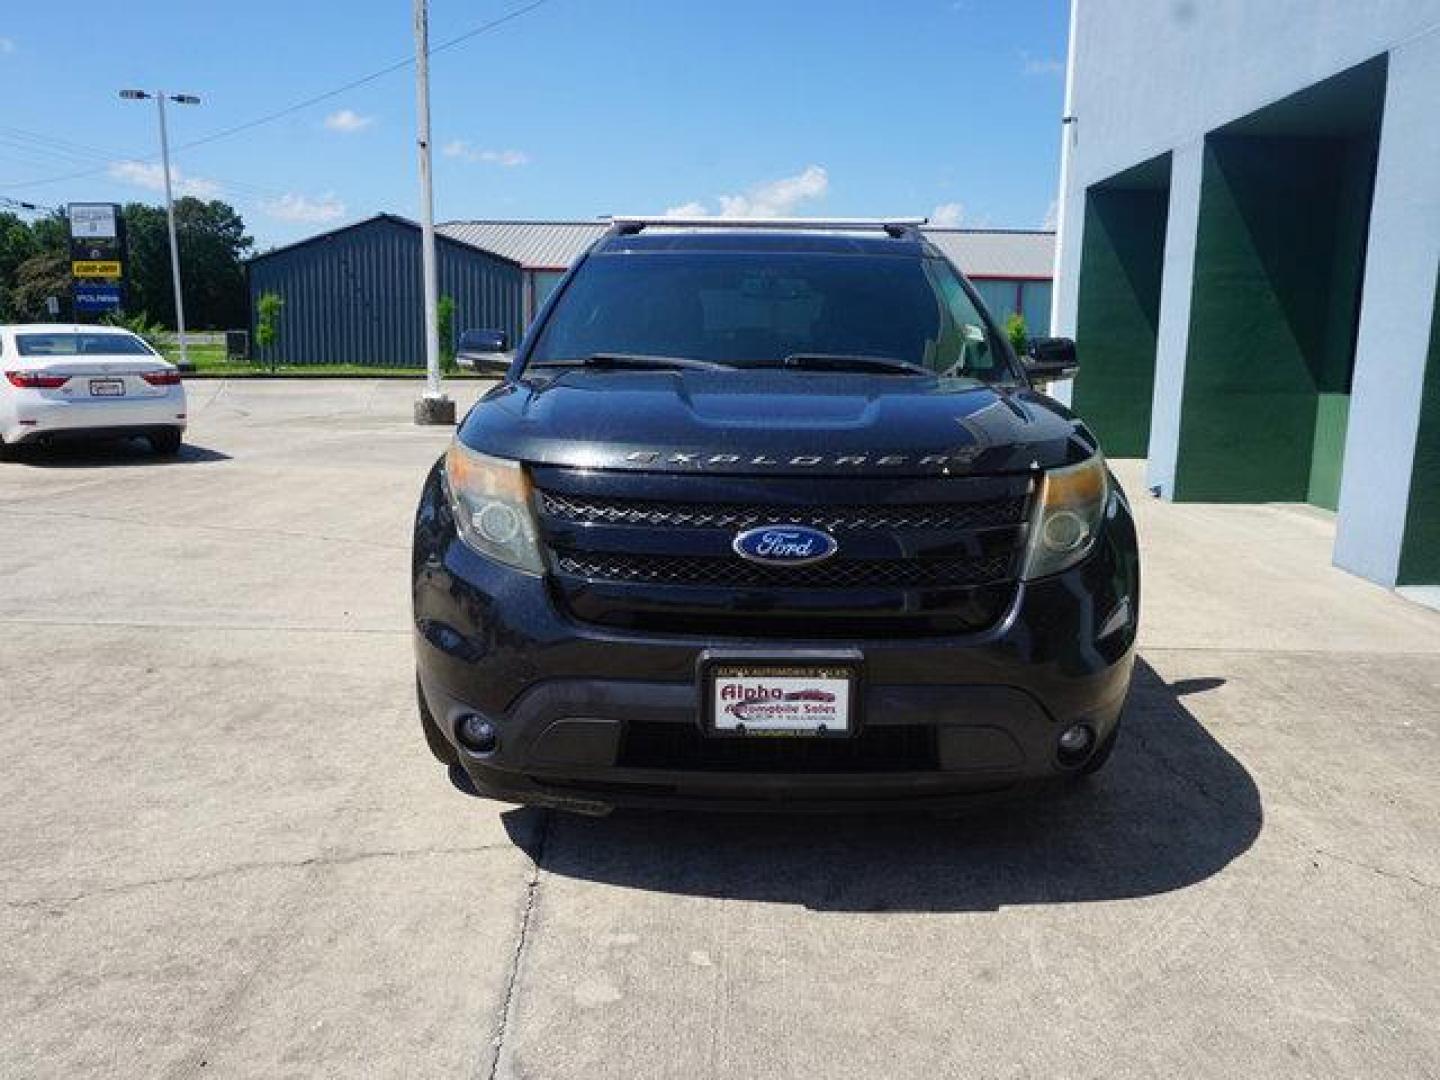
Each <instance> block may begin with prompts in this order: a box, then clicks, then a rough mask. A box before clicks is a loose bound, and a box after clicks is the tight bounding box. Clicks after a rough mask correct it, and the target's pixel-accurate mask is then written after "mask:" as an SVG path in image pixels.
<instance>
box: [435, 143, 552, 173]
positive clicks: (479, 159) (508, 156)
mask: <svg viewBox="0 0 1440 1080" xmlns="http://www.w3.org/2000/svg"><path fill="white" fill-rule="evenodd" d="M440 153H442V154H444V155H445V156H446V157H448V158H459V159H460V160H461V161H468V162H471V163H472V164H480V165H499V166H500V167H501V168H505V169H513V168H515V166H517V165H529V164H530V155H529V154H527V153H526V152H525V151H524V150H484V149H481V148H480V147H478V146H472V145H471V144H470V143H468V142H466V141H465V140H464V139H451V140H450V141H449V142H447V143H446V144H445V145H444V146H442V147H441V148H440Z"/></svg>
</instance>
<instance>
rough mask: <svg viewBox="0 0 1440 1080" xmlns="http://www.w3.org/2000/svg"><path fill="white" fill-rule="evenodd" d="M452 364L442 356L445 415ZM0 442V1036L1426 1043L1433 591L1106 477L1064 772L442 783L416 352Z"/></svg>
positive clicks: (44, 1041)
mask: <svg viewBox="0 0 1440 1080" xmlns="http://www.w3.org/2000/svg"><path fill="white" fill-rule="evenodd" d="M480 385H481V384H477V383H473V382H468V383H461V384H458V385H457V386H456V387H455V388H454V392H455V393H456V395H457V397H458V398H459V400H460V404H461V407H462V409H463V408H464V407H465V406H467V405H468V404H469V402H470V401H471V400H473V398H474V396H475V394H476V393H477V390H478V388H479V386H480ZM188 389H189V393H190V403H191V414H192V426H191V429H190V433H189V445H188V446H187V448H186V449H185V450H184V452H183V453H182V454H181V456H180V458H179V459H178V460H175V461H164V460H160V459H156V458H152V457H151V456H150V455H149V454H148V451H147V450H146V449H144V448H143V447H142V446H141V445H140V444H135V445H134V446H133V447H125V446H121V447H106V448H97V449H83V450H62V451H56V452H53V453H38V454H29V455H26V456H24V457H22V458H21V459H20V460H19V461H16V462H13V463H4V464H0V583H3V585H0V598H3V602H0V636H3V641H4V647H3V649H0V700H3V702H4V708H3V710H0V731H3V745H4V748H5V756H6V760H5V764H4V769H3V774H0V775H3V798H0V820H3V830H0V888H3V899H4V906H3V916H0V957H3V958H4V959H3V963H0V1075H4V1076H66V1077H74V1076H147V1077H149V1076H171V1075H173V1076H180V1075H187V1076H188V1075H199V1074H203V1075H207V1076H208V1075H220V1076H236V1075H241V1076H265V1077H279V1076H301V1075H305V1076H311V1075H333V1076H397V1077H417V1076H427V1077H428V1076H465V1077H474V1076H479V1077H489V1076H499V1077H531V1078H540V1077H545V1078H549V1077H575V1078H582V1077H583V1078H586V1080H596V1078H605V1077H614V1078H633V1077H645V1078H650V1077H672V1076H673V1077H686V1078H687V1080H696V1078H702V1077H704V1078H709V1077H715V1078H720V1077H768V1076H797V1077H801V1076H803V1077H867V1078H873V1077H917V1076H968V1077H1012V1076H1013V1077H1030V1076H1035V1077H1040V1076H1106V1077H1132V1076H1133V1077H1153V1076H1166V1075H1171V1076H1174V1075H1184V1076H1213V1077H1234V1076H1242V1075H1243V1076H1272V1075H1273V1076H1287V1077H1290V1076H1360V1075H1375V1076H1407V1077H1409V1076H1433V1075H1440V784H1437V780H1440V766H1437V760H1440V705H1437V701H1440V615H1437V614H1436V613H1434V612H1431V611H1429V610H1426V609H1424V608H1421V607H1418V606H1415V605H1412V604H1410V603H1408V602H1406V601H1404V600H1402V599H1399V598H1397V597H1396V596H1394V595H1392V594H1390V593H1388V592H1386V591H1385V590H1383V589H1380V588H1378V587H1375V586H1373V585H1370V584H1368V583H1366V582H1364V581H1361V580H1359V579H1357V578H1354V577H1351V576H1348V575H1346V574H1344V573H1342V572H1340V571H1338V570H1335V569H1333V568H1332V567H1331V566H1330V565H1329V552H1330V546H1331V538H1332V536H1333V524H1332V522H1331V520H1330V519H1329V518H1328V517H1327V516H1326V515H1324V514H1321V513H1320V512H1318V511H1312V510H1309V509H1307V508H1303V507H1291V506H1258V507H1257V506H1198V505H1184V506H1182V505H1170V504H1163V503H1159V502H1157V501H1155V500H1153V499H1150V498H1148V497H1146V496H1145V495H1144V491H1143V484H1142V482H1141V480H1140V476H1141V472H1140V469H1139V467H1138V465H1137V464H1136V463H1128V462H1127V463H1121V465H1120V466H1119V470H1120V473H1121V476H1122V479H1124V480H1126V481H1127V485H1128V487H1129V490H1130V492H1131V494H1132V496H1133V498H1134V501H1135V503H1136V504H1137V509H1138V511H1139V516H1140V526H1141V530H1142V539H1143V544H1144V552H1145V559H1146V566H1145V569H1146V574H1147V577H1146V585H1145V588H1146V592H1145V600H1144V614H1143V624H1144V628H1143V633H1142V650H1141V654H1142V658H1141V663H1140V665H1139V673H1138V676H1137V682H1136V686H1135V690H1134V696H1133V699H1132V707H1131V711H1130V714H1129V718H1128V720H1127V727H1126V730H1125V732H1124V735H1123V737H1122V740H1121V743H1120V745H1119V748H1118V750H1117V752H1116V757H1115V760H1114V761H1113V762H1112V764H1111V766H1110V768H1109V769H1108V770H1107V771H1106V772H1105V773H1103V774H1102V775H1101V776H1100V777H1098V778H1097V779H1096V781H1095V782H1094V783H1092V784H1089V785H1087V786H1083V787H1080V788H1077V789H1075V790H1073V791H1068V792H1064V793H1057V794H1056V795H1054V796H1053V797H1051V798H1047V799H1045V800H1042V801H1039V802H1029V803H1024V804H1019V805H1012V806H1007V807H1001V808H998V809H994V810H988V811H984V812H978V813H976V814H974V815H971V816H967V817H964V818H962V819H960V820H956V821H930V820H926V819H918V820H917V819H913V818H898V819H895V818H871V819H855V818H842V819H818V820H815V819H787V818H781V817H769V816H735V817H706V816H695V815H681V814H665V815H654V814H651V815H647V814H620V815H616V816H614V817H611V818H608V819H598V820H592V819H584V818H575V817H570V816H565V815H557V814H552V813H547V812H540V811H535V810H524V809H515V808H509V807H505V806H501V805H498V804H494V803H489V802H485V801H480V800H476V799H473V798H469V797H467V796H465V795H462V794H461V793H459V792H458V791H457V790H455V789H454V788H453V787H452V786H451V785H450V784H449V782H448V781H447V779H446V777H445V774H444V772H443V771H442V770H441V769H440V768H439V767H438V766H437V765H436V764H435V763H434V761H433V760H432V759H431V757H430V756H429V754H428V752H427V751H426V749H425V745H424V742H423V740H422V738H421V735H420V729H419V725H418V722H417V719H416V715H415V706H414V688H413V675H412V663H411V656H410V639H409V635H408V630H407V611H408V585H409V579H408V559H409V531H410V516H411V513H412V510H413V506H414V500H415V497H416V495H417V492H418V489H419V485H420V481H421V478H422V476H423V474H424V471H425V469H426V468H427V467H428V465H429V464H430V462H432V461H433V460H434V458H435V457H436V456H437V455H438V454H439V453H440V451H441V449H442V448H443V446H444V444H445V440H446V438H447V437H448V432H446V431H444V430H436V429H422V428H416V427H414V426H413V425H412V424H411V423H410V406H411V399H412V398H413V396H414V394H415V392H416V387H415V386H414V385H413V384H405V383H398V382H383V381H374V380H343V381H338V380H337V381H324V382H319V381H317V382H305V381H254V382H239V381H234V382H229V383H226V382H220V381H214V382H192V383H190V384H189V388H188Z"/></svg>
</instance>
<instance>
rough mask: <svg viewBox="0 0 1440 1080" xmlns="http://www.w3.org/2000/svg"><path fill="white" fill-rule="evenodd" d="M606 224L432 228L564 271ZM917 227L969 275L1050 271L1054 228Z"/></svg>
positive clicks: (532, 265) (535, 266)
mask: <svg viewBox="0 0 1440 1080" xmlns="http://www.w3.org/2000/svg"><path fill="white" fill-rule="evenodd" d="M717 223H718V222H717ZM608 228H609V223H608V222H605V221H447V222H444V223H443V224H441V225H438V226H436V230H437V231H438V232H439V233H440V234H441V235H443V236H448V237H450V238H451V239H452V240H458V241H460V242H461V243H465V244H470V245H472V246H473V247H478V248H482V249H484V250H485V251H489V252H492V253H494V254H496V255H500V256H502V257H504V258H507V259H512V260H514V261H515V262H518V263H519V264H520V265H521V266H523V267H525V268H526V269H527V270H563V269H565V268H566V267H568V266H569V265H570V264H571V263H572V262H574V261H575V260H576V259H578V258H579V257H580V256H581V255H582V254H584V252H585V250H586V249H587V248H589V246H590V245H591V244H593V243H594V242H595V241H596V240H598V239H600V237H601V236H603V235H604V234H605V231H606V229H608ZM921 231H922V232H923V233H924V234H925V236H926V237H927V238H928V239H929V240H930V241H931V242H932V243H934V245H935V246H936V247H938V248H939V249H940V250H941V251H943V252H944V253H945V255H946V256H947V257H948V258H949V259H950V260H951V261H952V262H954V263H955V265H956V266H958V267H959V268H960V269H961V270H962V271H963V272H964V273H965V274H967V275H968V276H970V277H977V278H1043V279H1046V280H1048V279H1049V278H1050V277H1051V275H1052V274H1053V273H1054V261H1055V234H1054V233H1053V232H1043V231H1026V230H1018V229H943V228H934V227H928V228H923V229H922V230H921Z"/></svg>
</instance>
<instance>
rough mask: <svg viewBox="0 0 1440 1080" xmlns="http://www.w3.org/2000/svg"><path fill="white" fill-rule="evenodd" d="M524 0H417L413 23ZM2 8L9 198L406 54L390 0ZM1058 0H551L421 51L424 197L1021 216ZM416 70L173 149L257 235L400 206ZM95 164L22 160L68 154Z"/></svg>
mask: <svg viewBox="0 0 1440 1080" xmlns="http://www.w3.org/2000/svg"><path fill="white" fill-rule="evenodd" d="M527 2H529V0H432V2H431V44H432V45H435V44H438V43H440V42H442V41H444V40H446V39H447V38H450V37H453V36H455V35H458V34H461V33H463V32H465V31H467V30H470V29H472V28H473V27H476V26H478V25H480V24H482V23H485V22H487V21H489V20H491V19H494V18H496V17H497V16H500V15H504V14H505V13H506V12H509V11H513V10H515V9H517V8H521V7H524V6H525V5H526V3H527ZM5 9H6V10H5V11H4V12H3V13H0V95H3V100H4V101H5V107H4V109H3V112H0V196H4V197H8V198H12V199H23V200H27V201H31V202H36V203H41V204H45V205H58V204H62V203H64V202H67V201H72V200H82V201H83V200H96V201H112V200H113V201H117V202H124V201H130V200H132V199H142V200H143V199H150V200H154V201H158V198H159V195H158V192H157V190H156V187H157V185H158V182H159V171H158V166H156V165H155V164H154V158H155V157H156V154H157V148H156V124H155V116H154V108H153V106H152V105H150V103H148V102H124V101H121V100H120V99H119V98H118V97H117V96H116V91H117V90H118V89H120V88H121V87H124V86H142V87H154V86H156V85H161V86H164V87H165V88H166V89H167V90H171V91H181V92H188V93H195V94H199V95H201V96H202V97H203V98H204V102H203V104H202V105H200V106H198V107H191V108H185V107H180V106H175V107H172V109H171V114H170V115H171V141H172V145H181V144H184V143H185V142H188V141H190V140H193V139H197V138H200V137H203V136H206V135H209V134H211V133H214V132H217V131H220V130H223V129H226V128H229V127H231V126H234V125H237V124H242V123H244V122H246V121H249V120H252V119H254V118H256V117H258V116H262V115H265V114H268V113H271V112H274V111H277V110H280V109H283V108H285V107H287V106H289V105H292V104H294V103H296V102H298V101H301V100H303V99H306V98H309V97H312V96H314V95H317V94H320V93H322V92H325V91H327V90H330V89H332V88H334V87H337V86H340V85H342V84H344V83H347V82H350V81H352V80H354V79H357V78H359V77H361V76H363V75H366V74H369V73H371V72H374V71H376V70H378V69H380V68H383V67H385V66H386V65H388V64H390V63H393V62H395V61H397V60H401V59H403V58H405V57H406V56H407V55H409V54H410V53H411V52H412V45H411V37H410V3H409V0H383V2H381V0H346V2H344V3H340V2H338V0H332V2H329V3H310V2H305V0H288V2H283V3H282V2H275V0H249V2H247V3H246V4H244V5H235V4H222V3H218V2H210V0H188V2H184V3H170V2H168V0H166V2H160V0H140V2H139V3H132V4H129V5H122V6H121V7H119V8H107V9H105V12H104V13H103V14H102V13H101V12H100V9H98V8H97V9H95V13H94V14H93V15H91V16H87V17H85V18H64V19H57V18H56V17H55V9H54V8H53V6H51V5H46V4H40V3H23V4H21V3H11V4H6V5H5ZM1067 9H1068V4H1067V3H1066V2H1065V0H768V2H762V0H729V2H708V3H701V2H693V0H668V2H667V0H548V2H546V3H545V4H544V5H543V6H541V7H539V8H538V9H536V10H535V11H532V12H530V13H528V14H525V15H523V16H521V17H519V18H516V19H514V20H513V21H511V22H509V23H507V24H505V25H504V26H502V27H500V28H498V29H496V30H494V31H492V32H490V33H486V34H483V35H480V36H478V37H475V38H472V39H471V40H469V41H466V42H464V43H463V44H460V45H457V46H456V47H454V48H452V49H449V50H447V51H445V52H443V53H441V54H440V55H437V56H436V57H435V58H434V59H433V61H432V111H433V124H434V145H435V148H436V151H437V153H436V158H435V163H436V189H435V190H436V216H437V218H438V219H439V220H442V221H443V220H447V219H450V218H461V217H525V218H533V217H565V218H568V217H590V216H594V215H597V214H603V213H608V212H612V211H620V212H652V211H653V212H659V211H665V210H669V209H675V208H680V207H686V208H689V209H693V210H704V211H705V212H709V213H717V212H731V213H746V212H749V213H765V212H783V213H796V214H832V215H866V214H899V213H906V214H911V213H913V214H929V215H931V216H932V217H933V216H937V215H938V216H939V217H941V218H942V219H945V220H948V221H952V222H957V223H960V224H966V225H975V226H1004V227H1016V228H1023V227H1038V226H1040V225H1041V224H1042V223H1043V222H1044V221H1045V219H1046V215H1047V213H1049V212H1050V211H1051V208H1052V206H1053V199H1054V196H1055V191H1056V186H1057V178H1058V168H1059V118H1060V113H1061V106H1062V101H1063V88H1064V72H1063V61H1064V55H1065V33H1066V21H1067ZM414 117H415V94H414V73H413V69H410V68H408V67H407V68H404V69H402V70H399V71H396V72H394V73H391V74H389V75H385V76H383V77H381V78H378V79H376V80H375V81H373V82H370V83H368V84H366V85H364V86H361V87H358V88H356V89H354V90H351V91H347V92H346V93H343V94H341V95H339V96H337V97H334V98H332V99H329V100H327V101H325V102H323V103H320V104H317V105H315V106H313V107H310V108H306V109H303V110H300V111H298V112H296V113H293V114H291V115H288V116H286V117H284V118H283V119H280V120H277V121H275V122H273V123H269V124H264V125H260V126H258V127H255V128H252V129H250V130H247V131H244V132H242V133H239V134H236V135H234V136H233V137H229V138H222V139H217V140H215V141H213V142H210V143H208V144H206V145H204V146H199V147H195V148H193V149H188V150H181V151H180V152H178V153H177V154H176V155H175V164H176V166H177V167H178V170H179V174H180V177H181V182H182V189H183V190H188V191H192V192H193V193H195V194H200V195H204V196H207V197H218V198H223V199H226V200H227V201H229V202H232V203H234V204H235V205H236V206H237V207H238V208H239V209H240V211H241V212H242V213H243V214H244V216H245V220H246V222H247V225H248V226H249V227H250V231H251V232H252V234H253V235H254V236H255V237H256V239H257V241H259V242H260V244H261V246H268V245H269V244H272V243H279V242H284V241H287V240H291V239H296V238H299V237H302V236H306V235H309V234H310V233H313V232H316V231H319V230H322V229H325V228H330V227H333V226H335V225H339V224H343V223H345V222H347V221H353V220H358V219H359V218H363V217H366V216H368V215H370V214H372V213H374V212H376V211H378V210H390V211H395V212H398V213H401V214H405V215H408V216H414V215H415V214H416V213H417V210H418V180H417V172H416V164H415V155H414V152H413V138H414ZM78 172H91V173H92V175H88V176H83V177H77V178H75V179H70V180H63V181H60V182H54V183H45V184H32V183H30V182H31V181H37V180H46V179H49V178H53V177H60V176H65V175H68V174H71V173H78Z"/></svg>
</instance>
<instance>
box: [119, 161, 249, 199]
mask: <svg viewBox="0 0 1440 1080" xmlns="http://www.w3.org/2000/svg"><path fill="white" fill-rule="evenodd" d="M107 172H108V173H109V176H110V178H111V179H112V180H118V181H120V182H121V183H122V184H134V185H135V186H136V187H143V188H148V189H149V190H151V191H164V190H165V170H164V169H162V168H161V167H160V164H159V163H158V162H153V161H112V162H111V163H110V168H109V169H108V170H107ZM170 184H171V187H172V188H173V189H174V192H175V194H176V195H193V196H195V198H197V199H213V198H215V197H216V196H217V195H219V194H220V190H221V185H220V183H219V182H218V181H215V180H207V179H205V178H204V177H203V176H186V175H185V174H184V173H183V172H181V171H180V170H179V169H178V168H171V170H170Z"/></svg>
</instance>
